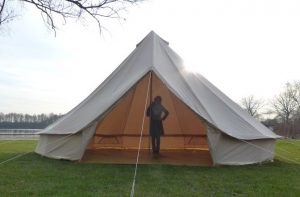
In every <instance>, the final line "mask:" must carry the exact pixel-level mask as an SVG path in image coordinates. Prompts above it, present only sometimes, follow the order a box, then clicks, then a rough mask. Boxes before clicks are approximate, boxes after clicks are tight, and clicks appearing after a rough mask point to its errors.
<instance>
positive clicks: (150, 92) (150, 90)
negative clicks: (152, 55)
mask: <svg viewBox="0 0 300 197" xmlns="http://www.w3.org/2000/svg"><path fill="white" fill-rule="evenodd" d="M152 72H153V71H150V92H149V93H150V101H149V106H150V105H151V102H152ZM150 110H151V109H150ZM150 116H151V111H150ZM150 124H151V122H150V118H149V137H148V139H149V153H151V136H150Z"/></svg>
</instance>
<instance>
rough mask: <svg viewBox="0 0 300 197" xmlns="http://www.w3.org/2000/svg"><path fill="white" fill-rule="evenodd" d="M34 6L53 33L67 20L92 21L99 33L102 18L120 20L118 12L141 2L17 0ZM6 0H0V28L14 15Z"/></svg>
mask: <svg viewBox="0 0 300 197" xmlns="http://www.w3.org/2000/svg"><path fill="white" fill-rule="evenodd" d="M18 1H20V2H24V3H27V4H29V5H31V6H34V7H35V8H36V9H38V10H40V11H41V15H42V18H43V20H44V22H45V23H46V24H47V26H48V27H49V28H51V29H52V30H53V31H54V32H56V29H57V25H56V24H57V20H58V19H59V18H60V19H61V20H62V21H63V22H64V23H66V22H67V19H70V18H74V19H83V20H84V19H86V17H89V18H91V19H93V20H94V21H95V22H96V23H97V24H98V26H99V30H100V32H101V30H102V28H103V26H102V24H101V21H102V19H103V18H117V19H121V18H122V17H121V16H120V11H122V10H124V9H126V7H127V6H128V5H133V4H136V3H138V2H141V1H143V0H18ZM8 3H9V1H8V0H0V28H1V26H3V25H4V24H5V23H8V22H10V21H11V20H12V19H13V18H14V17H15V16H16V15H15V13H14V9H13V8H11V7H10V6H9V5H8Z"/></svg>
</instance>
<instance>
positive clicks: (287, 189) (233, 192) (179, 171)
mask: <svg viewBox="0 0 300 197" xmlns="http://www.w3.org/2000/svg"><path fill="white" fill-rule="evenodd" d="M36 143H37V142H36V141H13V142H8V141H0V163H1V162H3V161H5V160H7V159H9V158H12V157H14V156H18V155H20V154H23V153H27V154H25V155H23V156H21V157H18V158H16V159H15V160H11V161H9V162H7V163H3V164H0V175H1V176H0V196H1V197H2V196H22V197H23V196H129V195H130V190H131V184H132V178H133V173H134V165H108V164H95V163H78V162H68V161H60V160H52V159H47V158H43V157H41V156H39V155H36V154H34V153H32V152H31V151H33V150H34V148H35V146H36ZM292 143H294V144H291V143H290V141H285V140H280V141H278V142H277V145H276V153H277V154H278V155H282V156H283V157H284V158H281V157H278V156H276V159H275V161H274V162H273V163H266V164H263V165H249V166H219V167H188V166H171V165H140V166H139V167H138V173H137V182H136V193H135V196H153V197H154V196H155V197H157V196H172V197H173V196H184V197H185V196H189V197H191V196H197V197H198V196H205V197H206V196H222V197H223V196H268V197H269V196H278V197H286V196H291V197H294V196H300V164H296V163H293V162H292V161H291V160H295V161H297V162H298V163H300V140H297V141H296V140H294V141H292ZM28 152H30V153H28Z"/></svg>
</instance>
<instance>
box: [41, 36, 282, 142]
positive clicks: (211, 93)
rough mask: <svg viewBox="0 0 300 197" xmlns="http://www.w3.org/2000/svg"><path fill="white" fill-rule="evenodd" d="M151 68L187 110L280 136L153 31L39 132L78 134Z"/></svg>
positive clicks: (260, 134)
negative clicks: (188, 66) (193, 68)
mask: <svg viewBox="0 0 300 197" xmlns="http://www.w3.org/2000/svg"><path fill="white" fill-rule="evenodd" d="M149 71H153V72H155V74H156V75H157V76H158V77H159V78H160V79H161V80H162V81H163V83H165V85H166V86H167V87H168V88H169V89H170V91H171V92H172V93H173V94H175V95H176V96H177V97H178V98H179V99H181V100H182V101H183V102H184V103H185V104H186V105H187V106H188V107H190V109H192V110H193V111H194V112H195V113H197V114H198V115H199V116H201V117H202V118H203V119H205V120H206V121H207V122H208V123H210V124H211V125H213V126H215V127H217V128H218V129H219V130H221V131H222V132H224V133H226V134H227V135H230V136H232V137H234V138H238V139H245V140H251V139H265V138H278V137H279V136H278V135H275V134H274V133H273V132H272V131H270V130H269V129H268V128H266V127H265V126H264V125H262V124H261V123H260V122H258V121H256V120H255V119H254V118H253V117H251V116H250V115H248V114H247V113H246V112H245V111H244V110H242V109H241V108H240V107H239V106H238V105H237V104H236V103H234V102H233V101H232V100H231V99H229V98H228V97H227V96H226V95H225V94H223V93H222V92H221V91H220V90H218V89H217V88H216V87H215V86H214V85H212V84H211V83H210V82H209V81H208V80H206V79H205V78H204V77H203V76H202V75H200V74H197V73H192V72H188V71H187V70H186V69H185V67H184V65H183V61H182V60H181V58H180V57H179V56H178V55H177V54H176V53H175V52H174V51H173V50H172V49H171V48H170V47H169V46H168V42H166V41H165V40H163V39H162V38H160V37H159V36H158V35H157V34H156V33H155V32H153V31H151V32H150V33H149V34H148V35H147V36H146V37H145V38H144V39H143V40H142V41H141V42H140V43H138V44H137V46H136V48H135V50H134V51H133V52H132V53H131V54H130V55H129V56H128V57H127V58H126V59H125V60H124V61H123V62H122V63H121V65H120V66H119V67H118V68H117V69H116V70H115V71H114V72H113V73H111V75H110V76H109V77H108V78H107V79H106V80H105V81H104V82H103V83H102V84H101V85H100V86H98V87H97V88H96V89H95V90H94V91H93V92H92V93H91V94H90V95H89V96H88V97H87V98H86V99H85V100H83V101H82V102H81V103H80V104H79V105H78V106H76V107H75V108H74V109H72V110H71V111H70V112H68V113H67V114H66V115H65V116H64V117H62V118H61V119H60V120H58V121H57V122H55V123H54V124H52V125H50V126H49V127H47V128H46V129H44V130H43V131H42V132H40V134H71V133H77V132H79V131H80V130H82V129H83V128H85V127H87V126H88V125H89V124H90V123H92V122H93V121H95V120H96V119H97V118H99V117H100V116H101V115H103V114H104V113H105V112H106V111H107V110H108V109H110V108H111V106H113V105H114V104H115V103H116V102H117V101H118V100H119V99H120V98H121V97H122V96H123V95H124V94H125V93H126V92H128V90H130V88H131V87H133V86H134V85H135V84H136V83H137V81H139V80H140V79H141V78H142V77H143V76H144V75H145V74H147V73H148V72H149Z"/></svg>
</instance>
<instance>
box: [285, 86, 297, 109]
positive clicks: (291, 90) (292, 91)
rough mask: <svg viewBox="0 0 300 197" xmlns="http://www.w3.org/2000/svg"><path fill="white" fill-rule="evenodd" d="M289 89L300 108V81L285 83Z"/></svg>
mask: <svg viewBox="0 0 300 197" xmlns="http://www.w3.org/2000/svg"><path fill="white" fill-rule="evenodd" d="M285 86H286V89H287V91H288V92H289V93H290V94H291V97H292V99H293V100H294V101H295V102H296V103H297V107H298V109H300V81H293V82H292V83H290V82H288V83H286V84H285Z"/></svg>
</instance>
